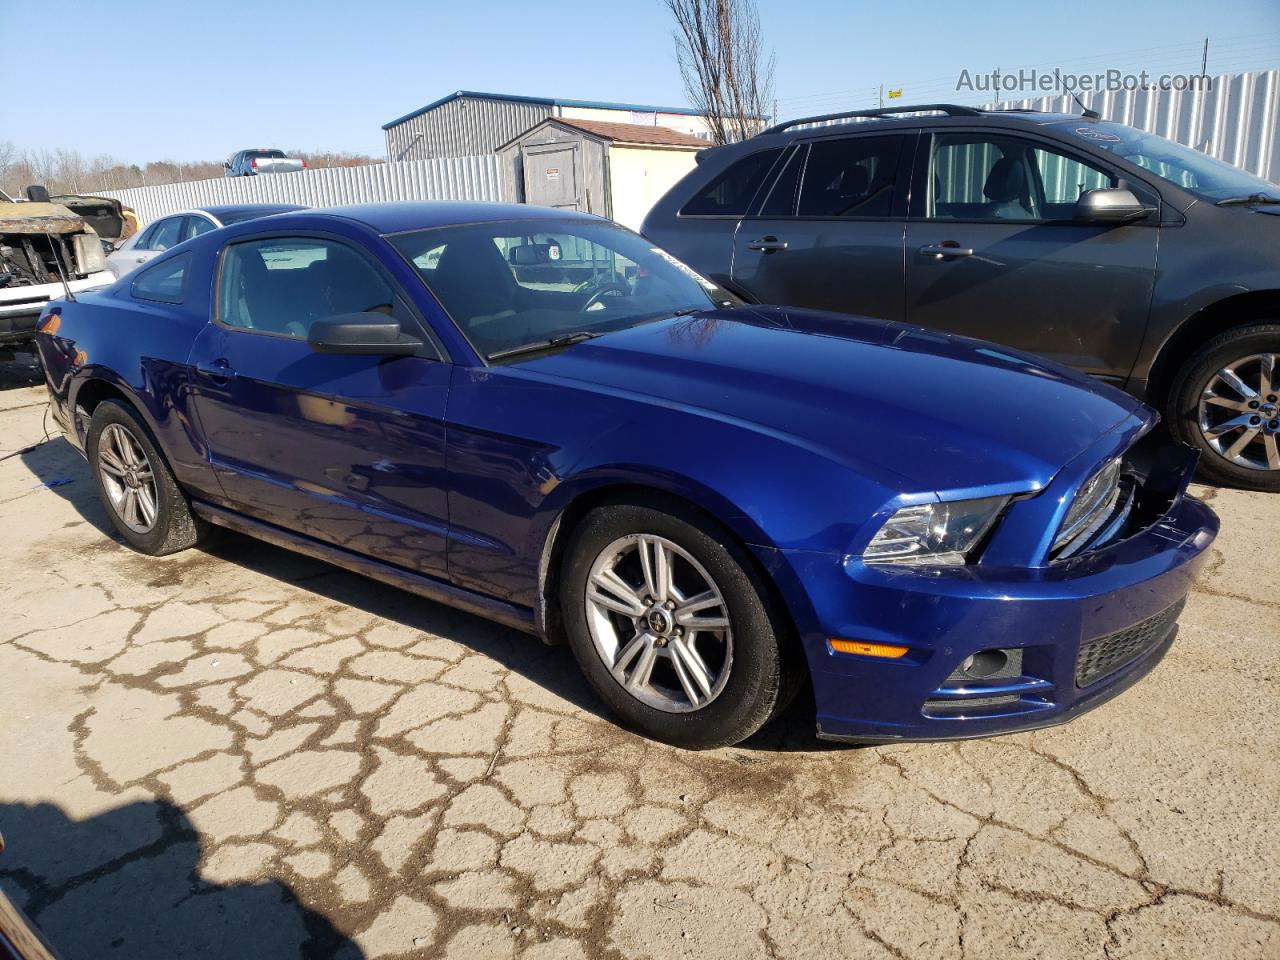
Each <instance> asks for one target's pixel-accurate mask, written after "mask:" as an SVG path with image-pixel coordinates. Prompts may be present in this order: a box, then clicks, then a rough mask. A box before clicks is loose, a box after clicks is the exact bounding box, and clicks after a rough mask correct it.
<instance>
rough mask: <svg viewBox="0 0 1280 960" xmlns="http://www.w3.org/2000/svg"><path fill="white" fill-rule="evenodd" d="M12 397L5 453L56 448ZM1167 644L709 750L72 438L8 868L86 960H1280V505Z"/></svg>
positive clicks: (36, 633) (26, 697) (12, 492)
mask: <svg viewBox="0 0 1280 960" xmlns="http://www.w3.org/2000/svg"><path fill="white" fill-rule="evenodd" d="M43 411H44V398H43V393H42V390H39V389H34V388H30V389H10V390H7V391H4V392H2V393H0V453H3V452H5V451H8V450H12V449H14V448H15V447H16V446H18V445H19V443H20V442H21V441H24V440H33V439H36V438H38V437H39V436H40V435H41V416H42V414H43ZM1199 492H1200V493H1201V495H1203V496H1207V497H1210V498H1212V499H1213V502H1214V505H1215V507H1216V508H1217V509H1218V510H1219V512H1220V513H1221V515H1222V519H1223V533H1222V536H1221V539H1220V540H1219V541H1218V544H1217V546H1216V548H1215V551H1216V555H1215V557H1214V558H1213V562H1212V565H1211V569H1210V570H1209V572H1208V573H1207V574H1206V575H1205V577H1204V578H1203V581H1202V583H1201V584H1200V586H1199V588H1198V589H1197V590H1196V592H1195V593H1194V594H1193V596H1192V597H1191V600H1190V602H1189V604H1188V606H1187V609H1186V613H1185V614H1184V616H1183V619H1182V623H1183V628H1182V633H1181V636H1180V638H1179V640H1178V641H1177V643H1176V644H1175V646H1174V648H1173V650H1172V652H1171V653H1170V654H1169V656H1168V657H1167V658H1166V659H1165V661H1164V662H1163V663H1162V664H1161V665H1160V666H1159V667H1158V668H1157V669H1156V670H1155V671H1154V672H1153V673H1152V674H1151V676H1149V677H1148V678H1147V679H1146V680H1144V681H1143V682H1142V683H1141V684H1139V685H1138V686H1137V687H1136V688H1134V689H1133V690H1131V691H1130V692H1129V693H1127V694H1126V695H1125V696H1123V697H1121V698H1119V699H1118V700H1116V701H1114V702H1112V703H1111V704H1108V705H1107V706H1104V707H1102V708H1101V709H1099V710H1097V711H1095V712H1093V713H1091V714H1088V715H1086V716H1085V717H1083V718H1081V719H1080V720H1078V721H1076V722H1075V723H1073V724H1071V725H1069V726H1066V727H1059V728H1055V729H1051V730H1046V731H1042V732H1037V733H1032V734H1026V735H1019V736H1012V737H1005V738H1000V739H994V740H985V741H972V742H966V743H962V744H952V745H928V744H926V745H911V746H897V747H883V748H867V749H852V748H832V747H829V746H825V745H823V744H821V743H819V742H818V741H816V740H814V739H813V736H812V733H811V729H812V723H811V716H810V715H807V714H806V713H805V708H804V706H803V705H801V706H800V707H799V708H798V709H797V710H794V711H793V712H792V715H791V716H790V717H788V718H786V719H785V720H784V721H783V722H782V723H781V724H778V725H775V727H773V728H771V729H769V730H767V731H766V732H765V733H763V734H762V735H760V736H758V737H757V738H756V739H755V740H754V741H753V742H750V743H748V744H746V745H744V746H741V747H737V748H733V749H728V750H720V751H715V752H710V753H686V752H681V751H679V750H675V749H671V748H667V747H664V746H660V745H656V744H653V743H650V742H647V741H645V740H642V739H640V738H638V737H636V736H634V735H632V734H630V733H627V732H625V731H623V730H621V729H619V728H618V727H617V726H615V725H614V724H613V723H612V722H611V721H610V720H609V719H607V718H605V717H602V716H601V715H600V713H599V708H598V706H597V704H596V702H595V701H594V699H593V698H592V696H591V695H590V692H589V691H588V690H587V689H586V687H585V685H584V684H583V683H582V682H581V681H580V680H579V677H578V674H577V671H576V669H575V667H574V664H573V662H572V659H571V658H570V656H569V654H568V652H567V651H566V650H564V649H562V648H561V649H549V648H546V647H544V646H542V645H541V644H539V643H538V642H537V641H535V640H532V639H530V638H527V637H525V636H522V635H520V634H517V633H514V632H511V631H509V630H506V629H504V628H501V627H498V626H494V625H492V624H490V623H487V622H484V621H481V620H478V619H475V618H472V617H469V616H466V615H464V614H461V613H457V612H454V611H451V610H448V609H446V608H443V607H439V606H436V605H433V604H430V603H427V602H425V601H422V600H419V599H417V598H415V597H412V596H409V595H406V594H403V593H399V592H397V591H395V590H391V589H388V588H385V587H382V586H379V585H377V584H373V583H370V582H367V581H364V580H361V579H360V578H358V577H355V576H352V575H349V574H346V573H342V572H340V571H337V570H335V569H333V568H330V567H326V566H324V565H323V564H319V563H316V562H313V561H310V560H307V559H303V558H299V557H296V556H293V555H291V554H288V553H285V552H283V551H280V550H276V549H274V548H271V547H268V546H265V545H262V544H259V543H256V542H253V541H250V540H246V539H242V538H238V537H233V536H223V537H221V538H219V539H218V540H216V541H215V542H214V543H212V544H211V545H210V546H209V547H208V548H207V549H204V550H195V551H189V552H187V553H183V554H179V555H177V556H174V557H170V558H167V559H164V560H153V559H148V558H145V557H141V556H139V555H137V554H134V553H132V552H131V551H130V550H128V549H126V548H125V547H124V546H122V545H121V544H119V543H118V542H116V541H114V540H112V539H111V538H109V537H108V536H107V535H106V534H105V533H104V531H105V530H106V528H107V520H106V517H105V515H104V513H103V511H102V509H101V508H100V507H99V505H98V502H97V500H96V498H95V497H94V494H93V489H92V486H91V483H90V481H89V478H88V473H87V469H86V467H85V465H84V463H83V462H82V461H81V460H80V459H79V457H78V456H77V455H76V454H75V453H74V452H73V451H72V450H71V448H70V447H69V446H68V445H67V444H66V443H65V442H64V441H62V440H60V439H56V440H53V441H51V442H49V443H47V444H45V445H43V446H41V447H39V448H37V449H36V450H33V451H31V452H29V453H26V454H23V455H21V456H18V457H13V458H10V459H7V460H5V461H3V462H0V531H3V532H2V533H0V538H2V540H3V544H4V549H3V552H2V555H0V591H2V593H0V595H2V596H3V598H4V614H5V615H4V620H3V635H2V636H0V830H3V832H4V834H5V837H6V839H7V840H8V843H9V849H8V851H7V852H6V854H5V855H4V857H3V858H0V886H3V888H4V889H5V891H6V892H7V893H8V894H9V895H10V896H11V897H12V898H13V899H14V900H15V901H16V902H18V903H19V904H20V905H22V906H23V907H24V908H25V909H26V910H27V911H28V912H29V913H30V914H31V915H32V916H33V917H34V919H35V920H36V921H37V923H39V924H40V925H41V926H42V927H43V929H44V930H45V931H46V933H47V934H48V935H49V936H50V937H51V938H52V940H53V941H54V942H55V943H56V944H57V945H58V946H59V948H60V949H61V950H62V951H63V953H64V955H65V956H66V957H67V958H68V960H90V958H93V960H97V958H103V957H107V956H128V957H132V958H141V960H149V958H156V960H159V958H165V960H169V958H178V957H211V958H212V957H218V958H222V957H254V958H264V960H276V958H293V957H340V958H344V960H354V958H357V957H368V958H374V957H400V956H414V957H437V956H441V957H483V958H499V957H522V958H528V960H550V958H585V957H590V958H597V957H604V958H637V960H638V958H655V960H657V958H661V960H674V958H681V957H688V958H693V957H697V958H703V957H721V956H724V957H733V958H735V960H749V958H755V957H814V958H823V960H830V958H833V957H842V958H844V957H852V958H861V957H867V958H886V957H896V958H917V957H918V958H936V957H982V958H987V957H1000V958H1002V960H1012V958H1018V957H1027V958H1056V957H1064V958H1073V960H1075V958H1081V957H1103V956H1105V957H1114V958H1135V957H1158V958H1161V960H1173V958H1184V957H1185V958H1203V957H1231V958H1237V960H1239V958H1250V957H1277V956H1280V921H1278V919H1277V918H1278V915H1280V815H1278V814H1277V810H1280V767H1278V765H1277V763H1276V758H1277V753H1278V751H1277V747H1278V742H1277V739H1278V738H1277V732H1276V723H1275V719H1274V718H1275V717H1276V715H1277V712H1278V711H1280V696H1278V695H1277V688H1276V676H1277V674H1276V669H1277V668H1276V662H1277V655H1278V654H1280V625H1278V620H1277V611H1278V608H1280V595H1278V594H1277V591H1276V585H1277V580H1276V566H1275V562H1274V561H1275V547H1276V536H1277V531H1278V530H1280V497H1275V496H1265V495H1262V494H1252V493H1243V492H1236V491H1227V490H1220V491H1214V490H1201V491H1199Z"/></svg>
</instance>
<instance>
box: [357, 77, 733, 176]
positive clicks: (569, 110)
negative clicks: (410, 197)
mask: <svg viewBox="0 0 1280 960" xmlns="http://www.w3.org/2000/svg"><path fill="white" fill-rule="evenodd" d="M547 117H564V118H567V119H577V120H611V121H617V122H619V123H637V124H649V125H655V126H659V127H669V128H671V129H672V130H679V131H681V132H683V133H689V134H695V135H698V136H701V137H702V138H703V139H704V140H706V139H708V138H709V136H710V133H709V130H708V127H707V122H706V119H705V118H704V117H703V116H702V115H701V114H700V113H699V112H698V111H697V110H695V109H693V108H692V107H659V106H653V105H651V104H643V103H610V102H607V101H603V100H565V99H562V98H559V97H527V96H523V95H519V94H509V93H481V92H479V91H476V90H458V91H456V92H454V93H451V94H449V95H448V96H446V97H441V98H440V99H439V100H436V101H434V102H432V103H428V104H427V105H426V106H425V107H420V108H419V109H417V110H414V111H413V112H412V113H407V114H405V115H404V116H403V117H397V118H396V119H395V120H392V121H390V122H389V123H384V124H383V125H382V129H383V131H384V133H385V135H386V141H387V159H388V160H393V161H394V160H425V159H427V158H429V157H466V156H475V155H479V154H485V153H493V151H494V150H496V149H497V148H498V146H499V145H500V144H503V143H506V142H507V141H508V140H510V139H511V138H512V137H514V136H517V135H518V134H519V133H520V132H521V131H523V130H528V129H529V128H530V127H532V126H533V125H534V124H536V123H538V122H539V121H541V120H545V119H546V118H547Z"/></svg>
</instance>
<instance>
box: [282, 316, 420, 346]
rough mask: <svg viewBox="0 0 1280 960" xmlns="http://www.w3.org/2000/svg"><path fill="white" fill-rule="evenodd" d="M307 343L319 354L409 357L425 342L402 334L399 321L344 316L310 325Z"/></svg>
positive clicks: (385, 318)
mask: <svg viewBox="0 0 1280 960" xmlns="http://www.w3.org/2000/svg"><path fill="white" fill-rule="evenodd" d="M307 343H309V344H310V345H311V349H312V350H314V351H316V353H348V354H354V355H359V356H374V357H406V356H410V355H412V354H414V353H417V352H418V350H419V349H421V348H422V341H421V340H416V339H414V338H413V337H409V336H406V335H405V334H402V333H401V332H400V321H399V320H393V319H392V318H391V317H388V316H386V315H385V314H381V313H343V314H339V315H338V316H335V317H325V318H324V319H323V320H317V321H316V322H315V323H313V324H311V331H310V332H309V333H308V334H307Z"/></svg>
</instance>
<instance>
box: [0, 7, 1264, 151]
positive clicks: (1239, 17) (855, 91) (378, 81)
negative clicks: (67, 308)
mask: <svg viewBox="0 0 1280 960" xmlns="http://www.w3.org/2000/svg"><path fill="white" fill-rule="evenodd" d="M759 6H760V11H761V19H762V21H763V25H764V30H765V35H766V40H767V42H768V43H769V44H770V45H772V47H773V48H774V50H775V52H776V54H777V58H778V68H777V96H778V99H779V101H780V104H779V105H780V113H781V114H782V115H783V116H784V117H785V116H795V115H800V114H804V113H813V112H823V111H827V110H836V109H848V108H857V107H865V106H869V105H871V98H872V91H873V90H874V89H875V88H876V86H877V85H878V84H880V83H884V84H886V85H887V86H889V87H895V86H897V87H902V88H904V98H903V99H904V102H920V101H922V100H936V99H948V98H950V99H954V98H955V97H956V94H955V93H954V81H955V77H956V76H958V74H959V72H960V71H961V70H962V69H968V70H970V71H975V72H976V71H990V70H991V69H992V68H994V67H1000V68H1002V69H1011V68H1018V67H1023V66H1041V67H1044V66H1050V67H1051V66H1060V67H1061V68H1062V69H1063V70H1065V71H1075V70H1079V71H1081V72H1083V71H1092V70H1094V69H1105V68H1106V67H1108V66H1114V67H1117V68H1120V69H1125V70H1132V71H1136V70H1139V69H1143V68H1147V69H1150V70H1152V71H1154V72H1167V71H1175V70H1176V71H1191V70H1194V69H1197V68H1198V67H1199V62H1200V46H1199V45H1200V43H1201V41H1202V39H1203V38H1204V37H1205V36H1206V34H1207V35H1208V36H1210V38H1211V44H1210V55H1209V72H1210V73H1216V72H1222V71H1226V70H1238V69H1259V68H1265V67H1277V66H1280V2H1277V0H1236V2H1232V3H1229V4H1224V3H1218V4H1206V3H1204V2H1203V0H1197V2H1189V0H1165V2H1159V3H1145V2H1144V3H1135V2H1124V0H1111V2H1094V0H1077V2H1074V3H1070V4H1039V3H1028V2H1026V0H1019V2H1004V0H1001V2H995V3H985V4H980V3H977V2H972V3H957V2H954V0H952V2H927V0H918V2H916V3H913V4H905V3H901V2H898V3H867V2H852V0H798V2H797V0H790V2H782V0H759ZM36 9H37V8H36V7H32V6H30V5H26V4H23V5H19V3H18V2H17V0H0V36H4V37H5V38H6V41H7V42H8V43H11V42H12V38H13V37H14V35H15V34H18V33H20V32H21V31H22V29H23V27H24V26H26V27H29V28H31V29H32V30H33V32H42V31H43V30H44V28H45V26H46V24H45V23H44V21H45V20H46V19H47V15H46V13H39V14H38V15H34V16H33V15H32V14H33V11H35V10H36ZM51 9H52V8H51ZM57 9H58V17H57V19H58V22H59V23H60V24H62V25H63V26H64V27H65V28H66V29H59V30H56V31H55V32H54V33H52V34H47V35H46V39H45V42H49V41H50V40H51V39H52V38H60V39H63V40H64V41H65V42H67V43H68V44H71V45H76V44H77V42H79V43H81V44H83V46H84V61H83V63H84V68H83V69H80V68H77V69H65V68H64V66H58V67H46V68H44V69H43V70H41V71H40V72H39V73H38V74H36V73H32V74H30V75H29V76H27V78H26V80H25V81H24V82H23V83H21V84H18V85H17V86H11V88H10V90H9V95H8V96H6V97H4V98H3V101H0V140H12V141H13V142H14V143H15V144H16V145H17V146H18V147H20V148H27V149H38V148H49V149H56V148H69V149H76V150H79V151H80V152H81V153H83V154H86V155H94V154H99V153H109V154H113V155H115V156H118V157H120V158H122V159H125V160H130V161H135V162H137V161H145V160H150V159H179V160H193V159H205V158H222V157H225V156H226V155H227V154H229V153H231V152H233V151H234V150H236V149H238V148H240V147H243V146H250V145H258V144H264V145H273V146H274V145H279V146H284V147H298V148H305V149H331V150H352V151H360V152H365V153H370V154H373V155H375V156H381V155H382V153H383V149H384V148H383V140H382V132H381V130H380V127H381V125H382V124H383V123H385V122H386V121H388V120H391V119H393V118H395V117H398V116H400V115H402V114H404V113H408V112H409V111H411V110H413V109H415V108H416V107H419V106H421V105H423V104H425V103H428V102H430V101H431V100H434V99H436V98H437V97H440V96H442V95H444V94H446V93H449V92H451V91H453V90H457V89H460V88H462V89H473V90H490V91H500V92H511V93H524V94H531V95H537V96H560V97H566V98H578V99H601V100H622V101H635V102H642V103H658V104H666V103H671V104H681V103H683V102H684V95H683V91H682V88H681V85H680V78H679V75H678V73H677V71H676V67H675V63H674V58H673V53H672V41H671V23H670V21H669V17H668V14H667V12H666V10H665V8H664V7H663V5H662V3H661V2H660V0H629V2H605V3H594V4H593V3H585V2H583V0H572V2H569V0H536V2H534V0H526V2H520V3H517V2H510V0H502V2H483V0H472V2H458V0H450V2H435V0H418V2H402V0H363V2H351V0H341V2H339V0H314V2H311V3H305V4H303V3H290V2H285V0H279V2H270V3H263V2H261V0H255V2H252V3H245V2H241V0H219V2H215V3H200V4H197V3H181V2H177V3H175V2H173V0H166V2H151V0H113V2H101V0H99V2H97V3H87V2H81V0H59V2H58V4H57ZM72 25H75V26H76V27H77V28H78V29H76V30H72V29H70V28H71V26H72ZM9 49H10V50H12V49H13V48H12V46H9ZM10 65H11V66H12V65H14V64H12V63H11V64H10ZM32 65H33V66H34V62H33V64H32ZM91 71H92V72H91ZM16 77H17V74H14V73H12V71H11V72H10V79H11V80H16ZM95 81H97V82H98V83H99V84H100V86H99V87H98V90H97V95H96V97H95V93H94V87H93V83H94V82H95ZM969 100H970V101H972V98H971V97H970V98H969Z"/></svg>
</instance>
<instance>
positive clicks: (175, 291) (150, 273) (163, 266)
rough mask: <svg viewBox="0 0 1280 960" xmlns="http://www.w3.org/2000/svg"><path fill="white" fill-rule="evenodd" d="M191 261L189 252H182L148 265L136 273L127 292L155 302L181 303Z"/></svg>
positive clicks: (140, 298) (138, 297) (135, 297)
mask: <svg viewBox="0 0 1280 960" xmlns="http://www.w3.org/2000/svg"><path fill="white" fill-rule="evenodd" d="M190 263H191V254H189V253H184V254H182V255H181V256H177V257H174V258H173V259H172V260H166V261H164V263H158V264H156V265H155V266H154V267H148V268H146V269H145V270H143V271H142V272H141V273H139V274H138V276H137V278H136V279H135V280H134V281H133V284H132V286H131V287H130V288H129V292H130V293H131V294H132V295H133V297H134V299H136V300H151V301H154V302H156V303H182V295H183V290H184V288H185V286H186V279H187V266H188V264H190Z"/></svg>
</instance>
